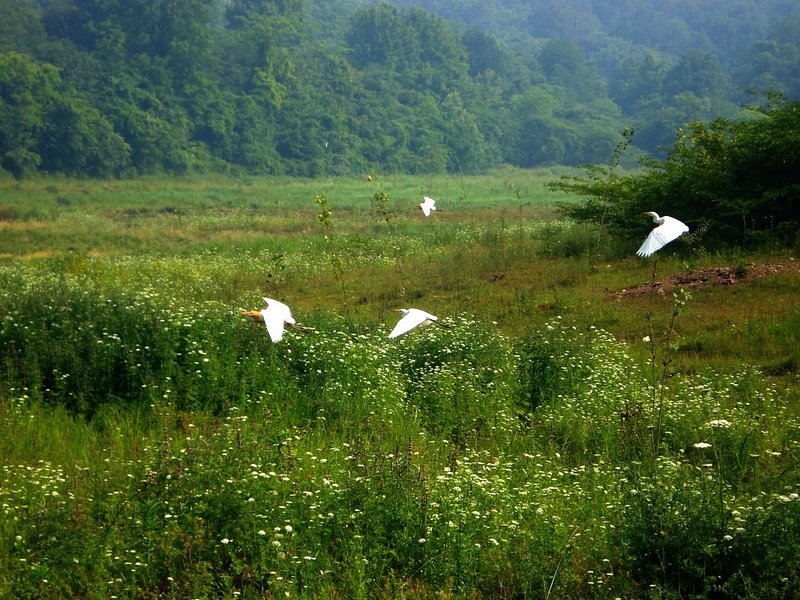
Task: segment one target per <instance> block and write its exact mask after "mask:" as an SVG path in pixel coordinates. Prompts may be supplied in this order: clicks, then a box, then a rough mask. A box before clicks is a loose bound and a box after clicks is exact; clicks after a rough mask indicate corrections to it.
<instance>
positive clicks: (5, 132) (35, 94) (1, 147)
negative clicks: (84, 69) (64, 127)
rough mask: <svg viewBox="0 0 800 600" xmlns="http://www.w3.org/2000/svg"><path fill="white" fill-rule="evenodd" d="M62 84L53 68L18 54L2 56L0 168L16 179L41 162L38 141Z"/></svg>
mask: <svg viewBox="0 0 800 600" xmlns="http://www.w3.org/2000/svg"><path fill="white" fill-rule="evenodd" d="M60 84H61V78H60V77H59V76H58V70H57V69H56V68H55V67H54V66H53V65H47V64H38V63H36V62H35V61H34V60H33V59H32V58H31V57H30V56H28V55H27V54H21V53H19V52H6V53H3V54H0V166H2V167H3V168H4V169H6V170H8V171H10V172H11V173H12V174H13V175H14V176H15V177H21V176H23V175H26V174H28V173H31V172H33V171H35V170H36V169H37V168H38V167H39V164H40V163H41V161H42V157H41V156H40V155H39V153H38V144H39V137H40V135H41V133H42V131H43V130H44V128H45V123H46V117H47V114H48V112H49V111H50V110H52V106H53V104H54V102H56V100H57V99H58V88H59V86H60Z"/></svg>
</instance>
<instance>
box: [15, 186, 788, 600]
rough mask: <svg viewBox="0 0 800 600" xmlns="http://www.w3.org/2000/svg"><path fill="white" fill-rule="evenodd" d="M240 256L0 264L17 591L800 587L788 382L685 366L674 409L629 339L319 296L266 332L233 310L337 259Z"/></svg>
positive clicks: (582, 591)
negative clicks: (388, 328) (405, 311)
mask: <svg viewBox="0 0 800 600" xmlns="http://www.w3.org/2000/svg"><path fill="white" fill-rule="evenodd" d="M59 185H64V183H63V182H56V183H53V184H52V186H54V187H56V186H59ZM370 189H372V188H370ZM194 195H196V194H194ZM194 195H193V197H194ZM138 197H139V194H137V198H138ZM193 201H194V202H197V200H193ZM218 201H219V200H218ZM388 201H389V198H388V195H386V194H383V193H376V194H375V195H374V196H373V203H374V204H375V207H374V210H375V211H376V213H378V216H379V217H382V218H383V219H385V220H384V221H383V222H381V223H380V227H382V228H384V229H387V228H389V226H391V227H396V228H398V229H400V228H401V227H405V226H406V224H405V223H404V222H403V220H402V219H403V217H402V216H394V215H392V214H390V213H389V208H388V206H387V205H388ZM182 209H183V210H185V211H188V210H189V208H188V207H187V206H183V207H182ZM381 211H382V212H381ZM249 214H250V216H251V217H252V212H251V213H249ZM315 214H316V215H317V216H319V217H320V220H321V221H326V220H327V221H328V223H330V219H331V213H330V207H329V206H328V205H327V203H326V202H325V201H324V197H320V200H319V201H318V202H317V203H316V205H315V207H314V212H312V211H309V218H310V219H313V218H314V215H315ZM390 217H391V219H390ZM164 218H172V217H164ZM345 223H346V221H345V220H344V216H342V217H337V235H338V236H343V235H344V231H343V230H344V224H345ZM207 225H208V223H207ZM526 231H527V230H526ZM472 235H473V238H470V239H472V240H474V239H481V238H480V236H481V235H484V234H483V232H480V231H479V232H478V233H475V232H472ZM515 235H516V234H515ZM393 236H394V234H393ZM461 236H462V237H461V238H455V237H454V238H453V239H452V240H451V241H450V243H452V244H459V245H463V240H464V239H468V238H465V237H464V234H463V233H462V234H461ZM392 239H394V237H393V238H392ZM427 251H428V249H427V248H426V252H427ZM304 252H307V250H304ZM240 254H243V256H239V255H240ZM235 255H236V258H235V259H234V258H230V257H228V258H225V259H223V257H222V256H220V254H219V253H211V252H208V253H205V254H204V255H202V256H200V257H198V258H197V259H187V260H180V259H175V258H170V257H166V256H164V255H155V254H154V255H150V256H147V255H144V254H139V255H137V256H135V257H117V258H105V257H94V258H85V259H82V258H80V257H77V256H75V257H71V258H63V259H49V260H39V261H19V262H16V263H13V264H7V265H5V266H3V268H2V269H0V283H1V284H2V285H0V290H2V292H1V293H0V314H1V315H3V316H2V320H0V348H2V353H1V354H0V357H1V359H2V360H1V362H0V389H1V390H2V394H0V426H2V428H3V430H4V431H9V432H13V435H8V436H2V437H0V454H2V455H3V456H4V457H6V460H5V461H4V464H3V466H2V468H0V499H1V503H2V504H3V511H4V513H3V514H4V518H3V519H2V520H0V595H13V594H16V595H18V594H24V595H27V596H30V597H52V596H80V597H85V598H102V597H109V596H112V595H114V596H117V597H128V596H130V597H133V596H136V597H141V596H143V595H153V596H155V595H159V594H160V595H162V596H165V597H174V598H184V597H189V596H191V597H219V596H241V597H251V596H284V597H285V596H286V595H287V594H288V595H289V596H297V597H308V598H318V597H338V596H341V597H345V596H347V597H363V598H390V597H402V596H403V595H405V596H407V597H420V598H434V597H441V596H442V594H447V595H450V596H452V597H464V598H467V597H491V596H517V597H534V596H535V597H547V596H548V595H549V596H550V597H592V596H593V595H596V594H602V595H605V596H608V597H640V596H646V595H648V594H651V593H658V594H659V595H660V596H662V597H675V598H678V597H686V596H688V595H689V594H692V595H693V596H695V597H698V598H711V597H717V596H718V595H720V594H726V595H729V596H731V597H742V596H746V595H747V594H748V593H754V594H756V593H757V594H758V595H759V596H760V597H767V598H773V597H774V598H780V597H791V596H793V595H795V594H796V593H797V591H798V590H797V584H796V577H795V575H796V573H795V570H796V568H795V565H796V564H798V558H799V557H798V533H797V532H798V531H800V529H798V521H799V520H800V500H798V498H800V497H799V496H798V493H800V489H798V485H797V482H798V472H797V453H798V435H799V434H800V419H799V415H798V412H797V402H796V400H797V398H796V392H793V391H792V390H791V389H790V388H789V387H788V386H787V387H786V388H783V387H782V388H778V387H777V386H774V385H771V384H770V383H769V382H767V381H765V379H764V376H763V374H762V373H761V372H759V371H757V370H755V369H751V368H743V369H741V370H740V371H739V372H736V373H733V374H730V375H722V374H719V373H715V372H708V373H706V374H704V375H699V374H697V375H695V376H691V377H689V376H676V377H670V378H665V379H664V381H663V382H662V383H661V385H663V386H664V392H665V394H666V401H665V402H664V404H663V407H661V408H660V409H659V408H658V407H655V406H653V405H652V403H650V402H648V398H649V397H650V396H649V394H650V392H651V385H650V382H649V381H648V377H647V374H646V372H645V371H643V370H642V369H641V368H640V367H639V366H638V364H637V362H636V360H635V359H634V358H633V357H632V356H631V354H630V349H631V348H630V346H629V345H628V344H626V343H623V342H622V341H620V340H618V339H615V338H614V337H613V336H612V335H610V334H609V333H608V332H606V331H603V330H601V329H599V328H596V327H591V328H585V327H580V328H579V327H577V326H575V325H572V324H570V323H569V320H568V319H566V318H561V319H558V318H556V319H552V320H551V321H549V322H547V323H546V324H544V325H542V326H539V325H537V324H536V323H534V322H531V323H529V324H527V326H525V324H524V323H523V324H522V327H521V328H520V329H519V330H518V332H517V334H516V336H515V338H513V339H512V338H509V337H507V336H506V335H503V334H502V333H501V332H500V331H499V328H498V327H497V325H494V324H489V323H487V322H485V320H478V319H475V318H472V317H467V316H463V315H460V316H456V317H450V318H443V319H442V325H444V326H437V325H434V324H431V325H430V326H428V327H424V328H420V329H417V330H414V331H412V332H409V333H408V334H406V335H404V336H402V337H401V338H398V339H396V340H388V339H386V337H385V335H386V332H385V331H382V327H381V326H379V325H377V324H376V323H375V322H374V321H371V322H365V321H364V320H359V319H358V318H353V317H351V318H348V319H347V320H343V319H341V318H339V317H337V316H335V314H333V313H331V312H330V311H329V310H326V309H325V308H324V307H321V308H320V309H319V310H317V311H316V312H306V311H297V312H296V316H298V318H300V317H302V319H301V324H304V325H307V329H308V331H307V332H305V333H304V332H300V331H295V330H293V329H290V330H287V333H286V336H285V338H284V340H283V341H282V342H280V343H278V344H272V343H271V342H270V341H269V340H268V339H267V337H266V333H265V332H264V330H263V326H257V325H254V324H253V323H250V322H249V320H245V319H243V318H242V317H241V316H240V314H239V311H238V310H237V309H234V308H233V305H235V304H236V303H237V302H240V301H242V300H241V299H242V298H247V299H248V300H246V301H250V300H251V299H252V298H253V297H255V296H257V294H256V293H255V291H254V289H253V288H260V286H261V285H263V281H262V279H261V278H260V276H261V275H262V274H266V273H271V272H273V271H276V270H278V269H281V270H282V269H283V268H285V270H286V271H287V272H288V273H287V275H286V277H282V278H281V279H283V280H284V281H282V282H281V283H282V285H285V283H286V282H285V280H286V279H287V278H288V276H289V274H291V275H293V276H294V277H295V278H299V279H301V280H302V281H301V285H304V286H309V285H311V281H312V280H314V279H316V278H318V277H319V273H320V272H321V271H322V270H323V269H320V268H319V266H318V264H317V263H318V262H319V258H320V257H321V256H322V255H323V250H321V249H320V250H317V252H316V254H315V255H314V256H315V257H316V260H311V261H308V262H309V263H310V264H309V265H307V266H306V267H305V269H307V270H306V271H303V270H301V269H300V268H299V266H298V265H299V264H300V262H301V261H303V260H308V259H307V257H300V256H297V255H294V254H290V255H286V256H279V257H275V256H271V257H265V256H264V253H263V252H258V253H247V252H241V250H240V249H239V248H237V252H236V253H235ZM256 256H257V257H258V263H256V262H255V261H254V260H253V258H254V257H256ZM343 256H344V257H345V258H348V259H350V260H353V257H352V256H348V255H347V254H343ZM373 258H374V257H373ZM409 258H411V253H409ZM552 260H553V261H555V259H552ZM265 263H270V264H265ZM385 267H386V268H387V269H389V270H391V269H393V268H394V265H393V262H392V261H387V263H386V265H385ZM236 270H239V271H241V272H242V273H244V272H253V271H258V274H257V275H255V276H254V277H253V278H252V279H235V278H234V276H232V275H231V272H232V271H236ZM303 275H305V276H303ZM225 277H229V278H230V279H227V280H224V281H223V279H224V278H225ZM240 277H243V275H241V274H240ZM234 286H238V287H239V290H238V291H237V292H235V293H234V295H235V296H236V299H235V300H234V299H232V300H230V305H228V304H223V303H219V302H208V301H205V300H204V298H205V297H217V296H218V295H219V293H218V292H219V290H220V289H227V288H229V287H234ZM492 293H494V290H492ZM334 302H335V301H334ZM329 304H330V303H329ZM666 310H669V308H668V307H667V309H666ZM312 325H313V326H312ZM659 342H660V340H659ZM658 411H661V413H662V414H659V413H658ZM76 412H77V413H79V414H77V415H76V414H75V413H76ZM657 419H659V422H660V423H663V429H664V433H663V435H664V443H663V444H662V445H661V452H660V454H655V453H653V452H652V451H651V441H650V440H651V437H650V436H651V435H652V427H653V424H654V423H656V422H657ZM412 595H413V596H412Z"/></svg>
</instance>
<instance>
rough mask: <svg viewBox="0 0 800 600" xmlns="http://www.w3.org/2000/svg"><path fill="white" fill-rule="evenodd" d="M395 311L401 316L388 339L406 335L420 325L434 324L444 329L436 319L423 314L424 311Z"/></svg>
mask: <svg viewBox="0 0 800 600" xmlns="http://www.w3.org/2000/svg"><path fill="white" fill-rule="evenodd" d="M395 310H396V312H399V313H400V314H401V315H403V316H402V317H401V319H400V320H399V321H398V322H397V325H395V326H394V329H392V332H391V333H390V334H389V337H390V338H396V337H398V336H401V335H403V334H404V333H408V332H409V331H411V330H412V329H414V328H415V327H419V326H420V325H422V324H427V323H436V324H437V325H441V326H442V327H445V325H443V324H442V323H439V319H438V318H437V317H435V316H434V315H432V314H430V313H427V312H425V311H424V310H420V309H418V308H397V309H395Z"/></svg>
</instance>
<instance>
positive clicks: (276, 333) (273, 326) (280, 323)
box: [242, 298, 301, 342]
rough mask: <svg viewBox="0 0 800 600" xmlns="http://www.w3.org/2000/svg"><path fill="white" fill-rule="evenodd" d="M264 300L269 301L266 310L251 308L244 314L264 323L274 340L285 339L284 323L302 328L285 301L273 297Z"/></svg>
mask: <svg viewBox="0 0 800 600" xmlns="http://www.w3.org/2000/svg"><path fill="white" fill-rule="evenodd" d="M264 302H266V303H267V308H265V309H264V310H249V311H247V312H244V313H242V314H243V315H245V316H248V317H251V318H252V319H253V320H255V321H256V322H257V323H264V324H265V325H266V326H267V333H268V334H269V337H270V339H271V340H272V341H273V342H280V341H281V340H282V339H283V327H284V325H288V326H289V327H295V328H298V329H301V328H300V327H298V325H297V322H296V321H295V320H294V317H292V311H291V310H290V309H289V307H288V306H286V305H285V304H284V303H283V302H278V301H277V300H273V299H272V298H264Z"/></svg>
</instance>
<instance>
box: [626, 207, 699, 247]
mask: <svg viewBox="0 0 800 600" xmlns="http://www.w3.org/2000/svg"><path fill="white" fill-rule="evenodd" d="M642 214H643V215H649V216H650V217H652V218H653V223H656V224H657V225H658V227H656V228H655V229H653V231H651V232H650V234H649V235H648V236H647V238H645V240H644V243H643V244H642V245H641V247H640V248H639V249H638V250H637V251H636V254H638V255H639V256H643V257H647V256H650V255H651V254H653V252H657V251H658V250H661V248H663V247H664V246H666V245H667V244H669V243H670V242H671V241H672V240H674V239H677V238H678V237H680V236H681V235H683V234H684V233H686V232H688V231H689V227H688V226H687V225H686V224H685V223H682V222H681V221H679V220H678V219H675V218H673V217H659V216H658V213H654V212H643V213H642Z"/></svg>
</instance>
